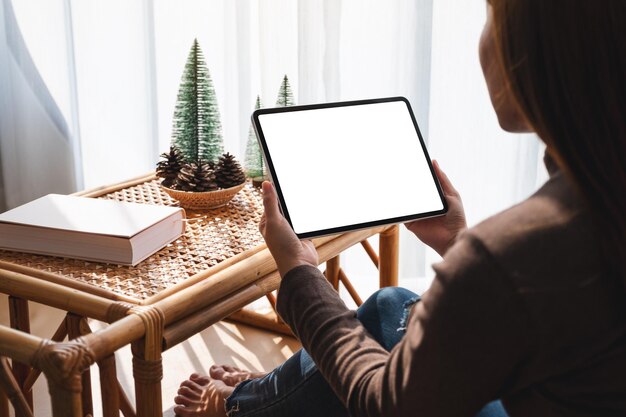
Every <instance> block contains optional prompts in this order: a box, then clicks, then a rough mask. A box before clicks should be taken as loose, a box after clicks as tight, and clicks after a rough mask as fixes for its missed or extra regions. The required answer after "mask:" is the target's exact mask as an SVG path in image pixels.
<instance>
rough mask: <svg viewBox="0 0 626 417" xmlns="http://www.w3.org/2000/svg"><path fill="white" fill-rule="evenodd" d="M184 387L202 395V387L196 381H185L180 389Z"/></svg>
mask: <svg viewBox="0 0 626 417" xmlns="http://www.w3.org/2000/svg"><path fill="white" fill-rule="evenodd" d="M182 387H187V388H189V389H191V390H192V391H195V392H198V393H202V386H201V385H199V384H198V383H197V382H196V381H192V380H190V379H187V380H185V381H183V382H182V383H181V384H180V388H182Z"/></svg>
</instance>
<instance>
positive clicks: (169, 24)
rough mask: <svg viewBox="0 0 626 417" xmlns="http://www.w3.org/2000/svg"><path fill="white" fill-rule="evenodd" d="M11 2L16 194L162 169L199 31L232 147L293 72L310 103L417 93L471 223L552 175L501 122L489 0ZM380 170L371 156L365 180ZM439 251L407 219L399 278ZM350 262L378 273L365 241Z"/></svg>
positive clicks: (8, 26) (9, 134) (1, 93)
mask: <svg viewBox="0 0 626 417" xmlns="http://www.w3.org/2000/svg"><path fill="white" fill-rule="evenodd" d="M0 1H2V4H3V11H4V12H3V15H0V25H3V26H2V27H1V28H2V30H0V54H1V55H0V57H1V58H2V64H0V71H1V73H0V74H1V75H2V77H1V78H0V88H1V90H0V98H1V100H2V101H0V139H1V140H2V146H1V147H0V155H1V156H2V172H3V177H4V178H3V181H4V189H5V192H4V194H5V196H6V203H7V205H8V206H9V207H11V206H14V205H16V204H19V203H22V202H24V201H27V200H28V199H32V198H34V197H36V194H39V195H41V194H45V193H47V192H51V191H53V190H54V191H57V192H69V191H73V190H74V189H77V188H79V187H82V186H85V187H87V188H89V187H93V186H97V185H102V184H106V183H112V182H116V181H119V180H123V179H126V178H128V177H131V176H135V175H140V174H142V173H144V172H147V171H150V170H152V169H153V168H154V164H155V162H156V161H157V159H158V154H159V153H161V152H163V151H165V150H166V149H167V148H168V145H169V141H170V132H171V124H172V114H173V110H174V105H175V102H176V94H177V90H178V85H179V82H180V76H181V74H182V69H183V66H184V63H185V60H186V57H187V54H188V51H189V48H190V46H191V44H192V41H193V39H194V38H197V39H198V41H199V42H200V45H201V47H202V49H203V52H204V55H205V58H206V61H207V64H208V67H209V70H210V73H211V76H212V78H213V82H214V85H215V90H216V94H217V99H218V103H219V106H220V111H221V117H222V124H223V133H224V140H225V147H226V150H228V151H230V152H232V153H234V154H235V155H237V156H238V157H240V159H242V156H243V155H244V151H245V144H246V141H247V135H248V129H249V126H250V121H249V116H250V113H251V111H252V109H253V106H254V101H255V98H256V96H257V95H260V96H261V99H262V102H263V105H264V106H266V107H271V106H273V105H274V103H275V101H276V95H277V92H278V87H279V85H280V82H281V79H282V77H283V76H284V75H287V76H288V77H289V80H290V82H291V85H292V87H293V90H294V94H295V99H296V102H297V103H298V104H305V103H314V102H323V101H335V100H348V99H357V98H372V97H383V96H396V95H403V96H406V97H407V98H409V100H410V101H411V103H412V105H413V108H414V111H415V113H416V117H417V119H418V122H419V124H420V126H421V129H422V133H423V135H424V137H425V138H426V140H427V142H428V146H429V149H430V151H431V154H432V156H433V157H434V158H437V159H439V160H440V163H441V166H442V167H443V168H444V170H446V172H447V173H448V174H449V176H450V177H451V178H452V180H453V181H454V183H455V184H456V186H457V188H458V189H459V190H460V191H461V193H462V195H463V197H464V201H465V206H466V210H467V213H468V218H469V221H470V223H475V222H476V221H478V220H480V219H482V218H485V217H486V216H488V215H490V214H493V213H494V212H496V211H498V210H500V209H502V208H504V207H506V206H508V205H511V204H513V203H514V202H516V201H519V200H521V199H522V198H524V197H525V196H527V195H528V194H529V193H530V192H532V190H533V189H534V188H536V184H537V183H538V181H541V179H542V178H544V177H543V176H542V174H541V175H540V174H538V172H541V169H540V168H539V165H538V161H539V160H540V157H539V155H540V153H541V149H540V146H539V142H538V141H537V139H536V138H534V137H532V136H530V135H528V137H523V138H522V137H509V136H510V135H507V134H505V133H503V132H501V130H500V129H499V127H498V125H497V122H496V119H495V115H494V114H493V110H492V108H491V105H490V104H489V101H488V97H487V93H486V88H485V86H484V81H483V79H482V74H481V72H480V67H479V65H478V53H477V45H478V36H479V33H480V29H481V27H482V24H483V20H484V14H485V7H484V6H483V5H482V4H481V3H474V2H460V1H458V0H437V1H436V2H435V1H433V0H388V1H385V2H381V1H375V0H298V1H294V0H254V1H253V0H238V1H232V0H210V1H207V0H186V1H184V2H176V1H172V0H137V1H133V2H129V1H127V0H107V1H106V2H103V1H99V0H50V1H46V2H41V1H38V0H0ZM18 35H19V36H18ZM17 37H20V38H21V39H23V42H22V43H19V42H16V40H15V38H17ZM25 57H31V65H30V66H29V65H26V64H25V63H24V61H27V60H26V59H25ZM37 80H39V81H37ZM7 111H8V112H7ZM17 148H19V152H18V151H16V149H17ZM44 161H45V162H44ZM320 169H323V167H320ZM375 169H376V167H363V176H364V178H366V177H367V175H369V173H370V172H371V171H375ZM311 174H312V175H314V174H315V173H311ZM33 184H34V185H33ZM0 191H1V189H0ZM407 192H410V190H407ZM0 203H1V201H0ZM373 243H374V244H375V242H373ZM434 260H436V257H435V256H434V255H433V254H432V252H429V251H426V250H425V249H424V247H423V246H422V245H420V244H418V243H417V242H416V241H415V239H414V238H413V237H412V236H410V235H409V234H408V233H406V231H405V230H403V232H402V236H401V267H400V273H401V277H402V278H403V279H405V280H403V281H402V283H404V284H405V285H408V286H409V287H413V288H417V287H416V285H417V286H418V287H419V286H420V285H422V284H416V282H417V281H415V280H414V278H416V277H422V278H423V277H428V276H429V275H431V273H430V269H429V267H428V265H429V264H430V263H431V262H432V261H434ZM342 265H343V266H344V267H345V268H346V269H347V270H349V272H351V273H352V274H354V275H357V276H362V277H367V280H368V282H371V283H372V285H375V282H376V281H375V280H373V279H371V277H372V276H373V275H374V274H375V271H373V269H372V268H371V266H370V265H369V260H368V259H367V258H366V256H365V255H364V254H363V253H361V252H358V251H356V250H354V251H349V252H348V253H347V254H346V256H344V257H343V260H342ZM420 282H426V281H420ZM423 285H426V284H423Z"/></svg>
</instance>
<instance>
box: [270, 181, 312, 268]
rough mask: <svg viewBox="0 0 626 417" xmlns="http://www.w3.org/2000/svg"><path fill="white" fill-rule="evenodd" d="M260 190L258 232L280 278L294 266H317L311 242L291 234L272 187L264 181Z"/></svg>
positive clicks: (291, 231)
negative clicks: (261, 201) (260, 206)
mask: <svg viewBox="0 0 626 417" xmlns="http://www.w3.org/2000/svg"><path fill="white" fill-rule="evenodd" d="M262 188H263V207H264V208H265V212H264V213H263V216H262V217H261V223H260V224H259V230H260V231H261V234H262V235H263V238H264V239H265V243H266V244H267V247H268V248H269V250H270V253H271V254H272V256H273V257H274V260H275V261H276V266H277V267H278V272H279V273H280V276H281V277H284V276H285V274H286V273H287V272H289V271H290V270H291V269H293V268H295V267H296V266H300V265H312V266H317V264H318V263H319V258H318V256H317V251H316V250H315V246H314V245H313V242H311V241H310V240H303V241H301V240H300V239H298V237H297V236H296V234H295V233H294V232H293V230H292V229H291V226H289V223H288V222H287V220H286V219H285V218H284V217H283V215H282V214H281V212H280V209H279V207H278V198H277V196H276V190H275V189H274V186H273V185H272V184H270V183H269V182H267V181H264V182H263V186H262Z"/></svg>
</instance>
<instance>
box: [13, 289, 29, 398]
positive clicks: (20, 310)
mask: <svg viewBox="0 0 626 417" xmlns="http://www.w3.org/2000/svg"><path fill="white" fill-rule="evenodd" d="M9 319H10V322H11V327H12V328H14V329H16V330H20V331H22V332H25V333H30V318H29V312H28V301H26V300H24V299H21V298H17V297H13V296H9ZM29 373H30V367H29V366H28V365H24V364H22V363H19V362H15V361H14V362H13V374H14V375H15V380H16V381H17V383H18V385H19V386H20V389H22V390H23V387H24V382H25V381H26V378H28V374H29ZM24 398H25V399H26V402H27V403H28V405H29V407H30V409H31V410H32V409H33V392H32V391H28V392H24Z"/></svg>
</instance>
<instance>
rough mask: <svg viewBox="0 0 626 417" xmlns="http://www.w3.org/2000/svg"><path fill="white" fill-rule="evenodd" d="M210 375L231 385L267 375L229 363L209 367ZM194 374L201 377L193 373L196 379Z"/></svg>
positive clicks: (192, 377) (192, 376)
mask: <svg viewBox="0 0 626 417" xmlns="http://www.w3.org/2000/svg"><path fill="white" fill-rule="evenodd" d="M209 375H210V376H211V378H213V379H219V380H220V381H223V382H224V383H225V384H226V385H228V386H230V387H234V386H236V385H237V384H238V383H240V382H242V381H245V380H246V379H253V378H262V377H264V376H265V375H267V374H266V373H265V372H250V371H246V370H243V369H239V368H237V367H236V366H229V365H213V366H211V368H210V369H209ZM194 376H195V377H198V378H201V377H200V376H198V375H197V374H192V375H191V379H192V380H194Z"/></svg>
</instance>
